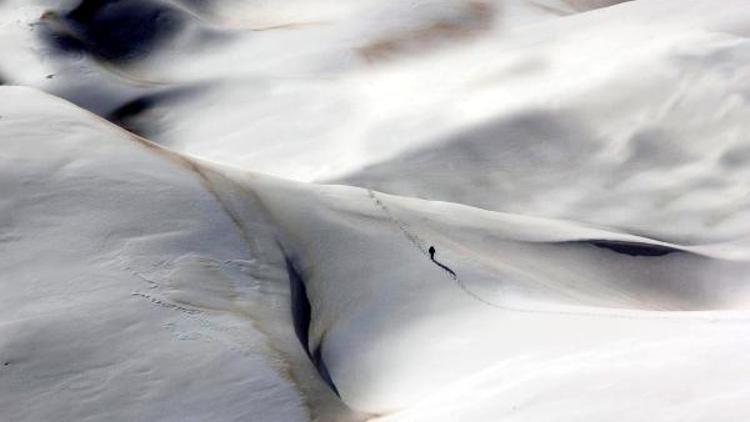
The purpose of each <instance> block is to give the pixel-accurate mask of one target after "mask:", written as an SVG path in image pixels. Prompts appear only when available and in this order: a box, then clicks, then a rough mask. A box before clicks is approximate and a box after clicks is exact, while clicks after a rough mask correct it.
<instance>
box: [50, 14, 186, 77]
mask: <svg viewBox="0 0 750 422" xmlns="http://www.w3.org/2000/svg"><path fill="white" fill-rule="evenodd" d="M187 18H188V17H187V15H186V14H185V13H184V12H182V11H180V10H178V9H176V8H174V7H171V6H168V5H166V4H162V3H160V2H157V1H149V0H83V1H81V2H80V3H79V4H78V5H77V6H76V7H75V8H73V9H72V10H70V11H69V12H67V13H64V14H58V13H56V12H47V13H45V14H44V16H43V17H42V20H43V22H45V23H46V25H47V29H48V31H47V34H46V35H47V36H48V39H49V41H51V42H52V44H53V45H55V46H56V47H58V48H59V49H61V50H63V51H67V52H88V53H90V54H92V55H94V56H97V57H100V58H102V59H105V60H110V61H118V62H119V61H128V60H132V59H136V58H139V57H142V56H145V55H147V54H149V53H150V52H151V51H152V50H153V49H154V48H156V47H157V46H158V45H160V44H161V43H163V42H165V41H167V40H169V39H171V38H172V37H174V36H175V35H176V34H177V33H178V32H179V31H180V30H181V29H182V28H183V27H184V26H185V25H186V23H187Z"/></svg>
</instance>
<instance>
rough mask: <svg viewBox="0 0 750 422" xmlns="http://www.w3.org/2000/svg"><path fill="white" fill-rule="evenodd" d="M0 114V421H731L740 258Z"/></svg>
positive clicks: (56, 109) (51, 107)
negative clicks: (539, 399) (262, 170)
mask: <svg viewBox="0 0 750 422" xmlns="http://www.w3.org/2000/svg"><path fill="white" fill-rule="evenodd" d="M0 95H2V97H3V98H4V99H5V100H7V101H6V102H4V104H5V105H3V106H2V110H0V115H2V116H3V119H2V120H0V124H2V133H3V146H4V148H3V165H2V169H3V172H4V175H3V178H2V180H3V191H4V192H7V193H8V194H7V195H4V197H3V202H2V204H3V214H2V215H3V220H4V221H3V225H2V226H3V247H4V260H3V268H2V272H3V275H4V277H3V281H4V284H5V286H4V287H3V289H4V290H5V291H8V292H11V293H10V294H9V295H6V296H4V298H3V302H4V303H3V315H5V316H4V317H3V321H4V324H3V330H4V331H5V332H6V334H5V335H4V336H3V342H4V343H3V346H2V349H1V352H0V353H2V356H3V360H4V365H5V366H4V367H3V371H4V373H3V382H2V388H4V389H6V392H5V393H4V394H3V399H4V402H3V404H2V406H1V408H2V409H3V411H4V413H5V412H7V413H5V414H6V415H9V417H10V418H15V419H21V420H23V419H26V420H33V419H50V418H52V415H58V420H77V419H84V418H91V419H93V420H98V419H101V418H104V417H115V418H120V419H130V420H152V419H154V418H156V419H165V420H189V418H188V416H187V415H188V414H189V415H190V417H191V418H194V419H195V420H241V419H242V418H247V417H248V415H251V414H253V415H263V416H262V419H263V420H297V419H299V420H302V419H303V418H304V417H305V414H306V412H305V410H304V409H305V404H307V405H308V406H311V407H312V410H311V412H312V414H313V415H315V416H317V417H319V418H321V420H334V419H335V418H344V420H353V419H357V418H358V416H357V415H355V414H354V413H353V411H348V410H346V409H345V408H344V407H342V406H343V404H346V405H348V406H349V407H351V408H352V409H356V410H359V411H362V412H365V413H369V414H375V415H378V414H392V413H393V412H397V411H399V410H403V409H409V408H412V407H413V406H417V407H416V408H414V409H420V408H421V407H420V406H426V405H425V404H424V403H422V402H423V400H428V403H429V400H430V397H432V396H433V395H435V394H448V393H446V392H445V390H448V391H454V393H451V394H455V397H463V396H465V395H466V394H470V391H473V389H474V388H477V387H476V386H475V385H476V383H480V384H481V385H489V386H491V387H490V388H489V390H485V389H483V393H482V394H480V395H479V396H475V395H472V397H471V398H466V399H465V401H464V399H461V400H458V401H441V402H440V403H441V404H440V407H439V408H443V407H444V406H448V409H447V410H446V411H450V412H451V413H446V415H453V416H451V417H450V418H448V419H445V420H456V419H455V418H460V419H463V418H464V417H468V416H460V415H475V417H477V418H479V420H489V419H493V418H496V417H511V416H513V415H516V416H517V417H519V418H527V417H534V418H538V419H540V420H545V419H544V418H547V417H550V416H549V415H555V419H556V420H576V418H578V417H580V415H581V413H580V412H581V410H579V409H581V407H582V406H583V405H584V402H587V401H589V400H591V399H592V396H593V397H597V398H596V399H595V401H596V403H597V404H596V405H594V406H589V407H586V409H585V414H586V415H588V416H589V417H595V418H597V419H602V418H603V419H608V420H615V419H616V418H620V419H619V420H630V418H632V417H635V416H638V415H645V414H649V413H650V412H667V413H664V414H665V415H675V416H674V417H678V416H679V415H684V414H686V413H685V412H688V414H690V415H693V416H695V415H701V414H705V413H700V412H708V413H709V414H716V412H726V413H725V414H726V415H729V416H737V417H739V416H740V415H743V414H747V411H748V408H747V407H746V406H747V405H746V400H745V399H746V396H745V395H744V394H743V390H742V388H744V387H743V385H745V381H746V379H747V378H748V376H750V373H748V371H750V363H749V362H748V361H747V360H746V359H744V358H743V357H742V356H741V355H737V350H738V348H742V347H745V346H746V344H745V343H746V342H745V340H744V337H745V336H743V335H742V334H743V333H745V332H746V330H747V328H748V319H747V318H748V317H749V316H750V314H747V313H746V312H744V311H743V309H746V308H747V306H748V303H749V302H748V300H749V296H748V295H749V294H750V291H749V289H748V288H747V284H748V283H747V282H746V277H745V276H744V275H745V274H747V272H748V265H750V263H748V262H747V258H746V256H747V254H746V253H745V251H744V250H743V249H742V248H739V247H737V248H732V249H731V250H725V249H723V248H719V247H715V246H704V247H700V246H696V247H687V246H680V245H674V244H667V243H663V242H657V241H653V240H650V239H646V238H639V237H634V236H631V235H627V234H621V233H616V232H612V231H608V230H603V229H600V228H593V227H587V226H582V225H580V224H577V223H571V222H565V221H553V220H541V219H537V218H529V217H523V216H514V215H506V214H499V213H494V212H488V211H482V210H478V209H474V208H469V207H466V206H460V205H454V204H448V203H429V202H424V201H420V200H414V199H407V198H399V197H393V196H389V195H384V194H380V193H377V192H373V191H367V190H362V189H358V188H351V187H343V186H339V187H336V186H328V187H327V186H315V185H305V184H297V183H291V182H287V181H283V180H281V179H272V178H268V177H267V176H261V175H258V174H254V173H247V172H242V171H238V170H232V169H227V168H223V167H221V166H218V165H216V164H209V163H202V162H199V161H195V160H192V159H189V158H186V157H182V156H179V155H176V154H174V153H171V152H168V151H164V150H161V149H159V148H158V147H155V146H153V145H150V144H149V143H147V142H146V141H143V140H141V139H138V138H136V137H134V136H133V135H131V134H128V133H126V132H123V131H121V130H119V129H117V128H115V127H114V126H111V125H110V124H108V123H106V122H104V121H102V120H100V119H99V118H97V117H95V116H94V115H91V114H88V113H86V112H84V111H82V110H79V109H76V108H74V107H73V106H70V105H66V104H65V103H63V102H62V101H61V100H58V99H55V98H53V97H49V96H46V95H44V94H41V93H37V92H33V91H30V90H27V89H20V88H3V89H0ZM11 104H12V106H11ZM430 246H432V247H434V248H436V254H435V260H434V261H433V260H431V259H430V257H429V251H428V249H429V247H430ZM300 283H302V285H304V288H303V293H302V294H300V293H299V291H297V293H296V296H295V293H294V290H295V289H299V288H300ZM290 284H291V286H292V291H290V289H289V287H288V286H289V285H290ZM290 299H291V302H290ZM290 309H294V312H291V311H290ZM728 309H737V311H729V310H728ZM665 310H671V311H673V312H663V311H665ZM680 310H693V311H700V312H689V313H685V312H678V311H680ZM292 314H294V316H295V318H294V319H295V321H294V322H293V321H292ZM294 326H296V328H297V333H296V336H295V332H294V329H293V327H294ZM302 338H304V341H303V344H304V345H305V346H304V347H300V343H299V342H298V340H299V339H302ZM305 349H306V350H307V351H309V353H310V355H311V356H310V357H311V359H308V357H307V356H305V353H304V350H305ZM311 361H312V362H315V365H316V366H317V367H318V372H316V371H315V370H314V369H313V365H312V364H311ZM639 365H646V368H648V372H647V373H648V376H649V378H650V380H649V381H648V382H647V383H646V382H644V380H643V378H641V377H640V376H636V375H635V373H633V372H631V370H633V368H637V367H639ZM613 366H614V368H622V369H620V370H619V371H622V373H623V374H622V376H617V378H616V379H615V380H613V379H612V378H611V376H612V374H611V372H610V371H612V370H614V371H618V370H617V369H613ZM502 368H507V370H502ZM523 368H529V370H528V371H523ZM544 368H547V369H548V370H545V369H544ZM644 370H646V369H644ZM561 371H562V373H561ZM636 372H637V371H636ZM615 373H616V374H617V372H615ZM709 373H710V374H711V378H710V380H711V382H710V383H709V385H706V384H700V383H701V381H702V380H704V379H705V378H706V376H707V374H709ZM319 374H320V375H319ZM660 374H663V375H660ZM508 376H512V377H513V378H514V381H513V382H512V383H511V384H508V383H509V380H508ZM326 382H327V383H328V384H329V385H330V388H329V386H328V385H326ZM644 383H645V384H646V385H647V388H644ZM562 384H564V385H565V387H564V391H565V392H566V393H565V394H564V395H562V393H561V392H560V391H557V390H556V388H555V387H554V386H556V385H557V386H559V385H562ZM699 384H700V387H695V388H685V387H684V386H685V385H696V386H697V385H699ZM293 387H296V388H297V390H296V391H299V392H300V393H301V394H302V396H299V395H298V394H297V393H295V389H293ZM333 389H336V391H337V392H338V394H339V395H340V397H341V401H342V402H343V403H342V404H339V402H338V400H337V399H336V398H335V396H334V395H333V393H332V390H333ZM495 389H499V390H501V391H502V395H501V397H508V398H511V399H510V401H508V402H506V401H505V400H502V403H503V404H498V403H495V400H490V401H489V402H488V403H486V404H487V405H486V406H484V405H480V404H477V403H476V400H479V398H478V397H487V396H486V395H491V394H490V392H491V391H498V390H495ZM592 389H593V391H592ZM539 394H549V395H553V396H555V400H552V401H550V402H548V403H546V404H545V405H544V406H531V405H529V406H528V408H526V409H525V410H523V411H519V410H518V406H522V405H523V404H524V403H528V401H529V400H532V399H531V397H536V396H537V395H539ZM698 395H701V396H702V397H701V400H696V397H697V396H698ZM40 396H47V397H49V399H48V400H45V404H44V405H32V404H31V402H30V401H29V400H35V401H36V400H38V398H39V397H40ZM514 400H516V401H514ZM663 400H666V401H668V402H670V403H675V405H674V406H667V407H661V406H658V403H661V402H662V401H663ZM614 401H617V403H621V404H618V405H607V403H613V402H614ZM649 401H650V403H652V404H651V405H650V406H651V407H650V408H649V407H648V406H646V408H643V407H641V406H640V405H639V406H636V405H635V404H636V403H642V402H646V403H648V402H649ZM71 402H74V403H75V406H70V403H71ZM532 402H533V400H532ZM512 403H513V404H512ZM175 407H177V408H178V409H175ZM428 407H430V408H431V407H432V406H428ZM623 407H625V408H627V409H631V408H632V410H630V411H628V412H624V413H623ZM693 407H694V408H695V412H689V409H691V408H693ZM414 409H411V410H410V411H409V412H417V413H416V414H412V413H408V412H407V413H406V414H405V416H403V417H405V418H406V419H405V420H415V419H416V420H427V419H420V418H432V417H433V416H431V415H433V413H432V412H435V409H430V410H429V411H427V410H424V412H426V413H425V414H422V413H419V411H417V410H414ZM466 412H468V413H466ZM441 413H442V412H441ZM391 417H394V418H397V419H398V418H399V417H401V416H399V413H395V414H394V415H392V416H391ZM443 417H447V416H445V415H443ZM451 418H453V419H451ZM430 420H432V419H430ZM696 420H700V419H696Z"/></svg>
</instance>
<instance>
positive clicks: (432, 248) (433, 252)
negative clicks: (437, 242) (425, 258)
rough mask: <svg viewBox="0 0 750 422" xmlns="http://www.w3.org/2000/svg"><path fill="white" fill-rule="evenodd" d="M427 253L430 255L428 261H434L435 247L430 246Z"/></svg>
mask: <svg viewBox="0 0 750 422" xmlns="http://www.w3.org/2000/svg"><path fill="white" fill-rule="evenodd" d="M428 252H429V253H430V259H431V260H433V261H434V260H435V247H434V246H430V249H429V250H428Z"/></svg>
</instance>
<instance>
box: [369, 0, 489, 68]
mask: <svg viewBox="0 0 750 422" xmlns="http://www.w3.org/2000/svg"><path fill="white" fill-rule="evenodd" d="M467 6H468V8H469V16H468V18H467V21H464V22H454V21H449V20H440V21H437V22H435V23H432V24H431V25H428V26H425V27H422V28H419V29H415V30H411V31H405V32H400V33H396V34H393V35H392V36H390V37H386V38H383V39H380V40H378V41H374V42H372V43H370V44H367V45H365V46H362V47H360V48H358V49H357V51H358V52H359V54H360V55H361V56H363V57H364V58H365V59H366V60H367V61H368V62H370V63H375V62H380V61H385V60H388V59H390V58H392V57H393V56H396V55H398V54H401V53H404V52H406V51H419V50H423V49H425V48H427V47H431V46H437V45H441V44H445V43H447V42H456V41H460V40H465V39H470V38H474V37H476V36H477V35H478V34H480V33H482V32H485V31H487V30H489V29H490V27H491V26H492V20H493V17H494V15H495V9H494V8H493V6H491V5H490V4H489V3H487V2H484V1H478V0H472V1H469V2H468V3H467Z"/></svg>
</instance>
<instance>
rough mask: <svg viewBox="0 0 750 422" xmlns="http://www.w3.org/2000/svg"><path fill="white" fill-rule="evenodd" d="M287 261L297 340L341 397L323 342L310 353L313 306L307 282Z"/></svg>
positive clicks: (322, 376)
mask: <svg viewBox="0 0 750 422" xmlns="http://www.w3.org/2000/svg"><path fill="white" fill-rule="evenodd" d="M284 259H285V261H286V269H287V272H288V274H289V288H290V294H291V302H292V303H291V306H292V320H293V322H294V332H295V333H296V334H297V338H298V339H299V341H300V343H302V347H303V348H304V349H305V353H307V356H308V357H309V358H310V361H311V362H312V363H313V365H315V368H316V369H317V370H318V374H319V375H320V377H321V378H323V381H324V382H325V383H326V384H328V386H329V387H331V389H332V390H333V392H334V393H336V395H339V392H338V389H337V388H336V385H335V384H334V382H333V379H332V378H331V374H330V373H329V372H328V367H327V366H326V363H325V361H324V360H323V350H322V348H323V342H322V341H321V343H320V344H319V345H318V347H317V348H316V349H315V351H314V352H310V323H311V318H312V306H311V305H310V299H309V298H308V297H307V288H306V287H305V282H304V280H303V278H302V276H301V275H300V273H299V271H297V268H296V267H295V266H294V263H293V262H292V260H291V259H290V258H289V257H285V258H284Z"/></svg>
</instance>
